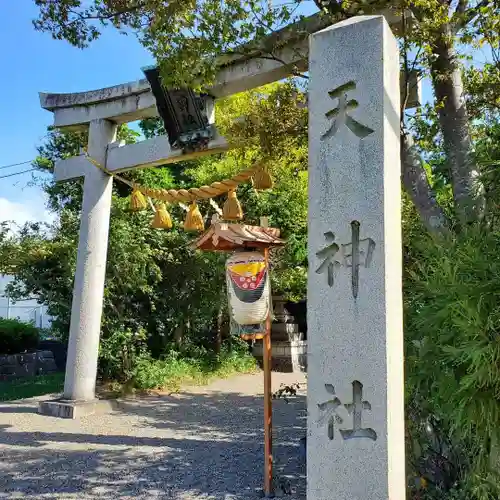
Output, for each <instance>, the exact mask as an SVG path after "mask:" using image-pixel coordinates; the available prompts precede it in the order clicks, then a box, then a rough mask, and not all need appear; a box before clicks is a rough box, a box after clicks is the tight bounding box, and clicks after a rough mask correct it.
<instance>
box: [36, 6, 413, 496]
mask: <svg viewBox="0 0 500 500" xmlns="http://www.w3.org/2000/svg"><path fill="white" fill-rule="evenodd" d="M384 14H385V20H384V17H382V16H361V17H355V18H352V19H350V20H347V21H344V22H341V23H338V24H336V25H334V26H330V27H326V26H325V25H324V21H323V18H321V17H319V16H312V17H311V18H309V19H307V20H306V21H305V22H304V21H303V22H301V23H300V25H299V28H298V29H297V30H294V28H293V27H292V28H290V27H288V28H285V29H284V30H282V31H281V32H279V33H278V34H275V35H272V37H270V41H269V43H271V42H276V41H278V42H279V46H280V47H281V49H280V50H279V51H278V53H277V54H275V55H276V60H273V59H269V58H265V59H259V55H262V53H264V50H262V51H259V49H255V50H254V52H253V53H252V54H250V56H248V57H228V58H224V59H223V60H222V61H221V65H220V68H219V71H218V74H217V78H216V80H215V83H214V85H212V86H211V87H210V88H207V89H205V92H206V93H208V94H210V95H212V96H213V97H215V98H220V97H225V96H229V95H231V94H234V93H237V92H241V91H245V90H249V89H252V88H255V87H258V86H261V85H264V84H267V83H271V82H273V81H277V80H281V79H283V78H285V77H287V76H290V75H292V74H293V73H294V72H295V71H296V70H297V69H298V70H300V71H306V70H308V69H309V64H310V78H311V80H310V89H309V90H310V92H311V95H310V99H309V141H310V146H309V190H310V191H309V223H308V232H309V242H308V246H309V249H308V258H309V265H310V266H311V269H310V270H309V273H308V282H309V285H308V325H309V328H308V330H309V352H308V367H309V388H308V411H309V417H308V429H309V432H308V496H309V497H310V498H311V500H313V499H314V500H330V499H331V498H332V495H334V496H335V498H337V499H338V500H352V499H353V498H359V499H361V498H363V499H376V500H382V499H390V500H393V499H394V500H402V499H404V481H405V475H404V418H403V372H402V366H403V349H402V319H401V317H402V314H401V310H402V307H401V306H402V300H401V298H402V293H401V236H400V233H401V224H400V179H399V177H400V157H399V154H400V151H399V129H400V107H399V100H400V99H399V97H400V96H399V93H400V92H401V89H400V87H399V82H398V80H399V78H398V77H399V74H398V72H399V53H398V48H397V44H396V41H395V39H394V36H393V34H392V33H391V30H390V29H389V28H388V24H387V22H386V20H387V21H388V22H389V24H390V25H391V27H392V29H393V31H397V30H398V26H399V23H400V19H399V18H397V17H394V16H393V15H392V13H391V12H390V11H389V12H385V13H384ZM325 28H326V29H325ZM296 33H299V35H297V34H296ZM309 35H312V36H309ZM308 38H310V40H311V43H310V51H311V54H310V55H309V54H308V50H309V44H308V42H309V40H308ZM263 45H264V46H266V42H264V44H263ZM357 85H358V87H357ZM409 87H410V89H411V90H412V93H411V95H410V96H409V98H407V99H406V102H407V107H413V106H414V105H415V104H416V103H417V102H418V85H416V84H414V83H413V84H410V85H409ZM405 88H407V85H405ZM404 93H406V90H405V91H404ZM40 101H41V105H42V107H43V108H45V109H47V110H49V111H52V112H53V113H54V125H55V126H56V127H60V128H65V127H67V128H73V129H75V128H76V129H79V128H80V129H81V128H87V127H88V130H89V139H88V155H89V156H90V157H92V158H93V159H95V160H96V161H97V162H99V163H100V164H101V165H103V166H105V168H106V169H107V171H110V172H124V171H127V170H132V169H136V168H148V167H154V166H159V165H164V164H167V163H173V162H176V161H181V160H186V159H189V158H193V157H195V156H198V155H208V154H213V153H216V152H221V151H225V150H227V149H228V147H229V145H228V144H227V142H226V141H225V139H224V138H223V137H220V136H215V137H214V138H213V140H212V141H211V142H209V143H208V146H207V148H206V149H204V150H203V151H197V152H194V153H187V154H183V153H182V152H181V151H180V150H175V149H172V148H171V146H170V143H169V140H168V137H167V136H160V137H154V138H152V139H148V140H145V141H142V142H139V143H136V144H130V145H122V144H121V143H117V142H116V141H115V139H116V129H117V125H119V124H120V123H126V122H130V121H135V120H138V119H142V118H146V117H151V116H156V115H157V110H156V105H155V100H154V97H153V94H152V92H151V89H150V87H149V84H148V83H147V82H146V81H145V80H140V81H137V82H132V83H128V84H122V85H118V86H115V87H110V88H106V89H101V90H96V91H91V92H83V93H76V94H40ZM357 108H359V110H358V109H357ZM54 176H55V180H56V181H65V180H70V179H74V178H77V177H84V190H83V205H82V214H81V223H80V234H79V243H78V258H77V267H76V273H75V283H74V291H73V303H72V311H71V325H70V337H69V345H68V359H67V366H66V378H65V385H64V400H61V401H52V402H43V403H41V404H40V412H41V413H46V414H50V415H54V416H63V417H70V418H74V417H75V416H78V415H79V414H82V413H89V412H91V411H94V407H95V401H96V400H95V381H96V373H97V357H98V347H99V334H100V325H101V314H102V301H103V291H104V279H105V268H106V253H107V245H108V229H109V217H110V208H111V188H112V177H111V176H109V175H107V174H105V173H103V172H102V171H101V170H99V169H97V168H96V167H95V166H93V165H92V164H91V163H90V162H89V161H88V160H87V159H86V158H85V156H84V155H81V156H76V157H72V158H69V159H66V160H61V161H59V162H57V163H56V166H55V172H54ZM371 414H373V416H371ZM332 470H334V471H335V473H332Z"/></svg>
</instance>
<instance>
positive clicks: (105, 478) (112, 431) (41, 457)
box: [0, 373, 306, 500]
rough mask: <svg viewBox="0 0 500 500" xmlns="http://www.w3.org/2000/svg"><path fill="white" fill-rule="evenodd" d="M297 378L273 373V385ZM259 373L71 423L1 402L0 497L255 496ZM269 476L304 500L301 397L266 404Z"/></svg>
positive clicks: (259, 460)
mask: <svg viewBox="0 0 500 500" xmlns="http://www.w3.org/2000/svg"><path fill="white" fill-rule="evenodd" d="M304 381H305V380H304V377H303V376H300V375H297V374H283V373H274V374H273V390H276V389H277V388H279V386H280V384H281V383H292V382H304ZM262 393H263V387H262V374H260V373H258V374H254V375H240V376H236V377H233V378H230V379H226V380H218V381H216V382H214V383H212V384H211V385H208V386H205V387H192V388H188V389H185V390H183V391H182V392H181V393H179V394H175V395H172V396H154V397H153V396H151V397H145V398H140V399H139V398H137V399H127V400H123V401H121V402H120V403H119V405H118V407H117V408H116V409H115V410H114V411H113V412H110V413H106V414H101V415H94V416H90V417H86V418H82V419H80V420H63V419H57V418H53V417H46V416H41V415H38V414H36V413H35V412H36V408H37V402H38V400H40V399H42V398H33V399H26V400H20V401H14V402H10V403H0V498H37V499H38V498H55V499H75V498H78V499H91V498H92V499H94V498H110V499H111V498H124V499H128V498H140V499H146V498H148V499H149V498H174V499H180V500H190V499H214V500H219V499H220V500H239V499H245V500H246V499H257V498H259V488H261V485H262V474H263V430H262V421H263V398H262ZM273 417H274V422H273V423H274V433H273V438H274V460H275V472H276V475H277V476H279V477H280V478H288V480H289V481H290V484H291V486H292V489H293V493H292V494H291V495H289V496H287V498H293V499H304V498H305V477H304V473H305V471H304V469H305V466H304V465H305V464H304V459H303V458H302V457H301V456H300V453H299V440H300V438H301V437H303V436H305V422H306V411H305V393H304V392H301V393H299V395H298V397H297V398H294V400H292V401H290V403H289V404H286V403H285V402H284V401H283V400H277V401H275V402H274V413H273Z"/></svg>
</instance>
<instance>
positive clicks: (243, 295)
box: [226, 252, 271, 325]
mask: <svg viewBox="0 0 500 500" xmlns="http://www.w3.org/2000/svg"><path fill="white" fill-rule="evenodd" d="M226 280H227V289H228V294H229V308H230V314H231V317H232V319H233V320H234V321H235V322H236V323H237V324H239V325H256V324H261V323H264V322H265V321H266V318H267V315H268V313H269V298H270V288H271V286H270V283H269V269H268V267H267V265H266V260H265V258H264V255H263V254H261V253H260V252H236V253H234V254H233V255H232V256H231V257H229V259H227V262H226Z"/></svg>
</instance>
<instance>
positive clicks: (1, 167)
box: [0, 160, 33, 170]
mask: <svg viewBox="0 0 500 500" xmlns="http://www.w3.org/2000/svg"><path fill="white" fill-rule="evenodd" d="M32 161H33V160H28V161H22V162H20V163H12V164H10V165H1V166H0V170H3V169H4V168H10V167H18V166H19V165H25V164H26V163H31V162H32Z"/></svg>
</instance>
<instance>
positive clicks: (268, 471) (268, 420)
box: [262, 248, 273, 498]
mask: <svg viewBox="0 0 500 500" xmlns="http://www.w3.org/2000/svg"><path fill="white" fill-rule="evenodd" d="M264 257H265V259H266V268H267V272H268V273H269V248H265V249H264ZM270 300H272V299H270ZM271 304H272V303H270V304H269V312H268V314H267V319H266V332H265V335H264V338H263V340H262V342H263V344H264V345H263V361H264V363H263V365H264V494H265V496H266V498H271V497H272V496H273V435H272V429H273V422H272V415H273V409H272V392H271Z"/></svg>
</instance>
